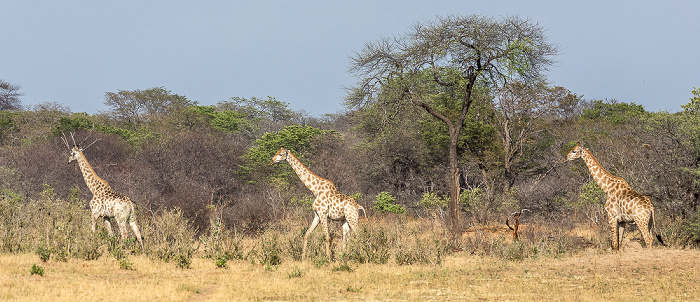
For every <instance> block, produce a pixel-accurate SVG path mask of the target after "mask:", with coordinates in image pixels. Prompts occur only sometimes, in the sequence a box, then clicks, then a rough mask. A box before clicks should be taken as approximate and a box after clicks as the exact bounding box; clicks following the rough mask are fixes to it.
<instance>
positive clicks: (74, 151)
mask: <svg viewBox="0 0 700 302" xmlns="http://www.w3.org/2000/svg"><path fill="white" fill-rule="evenodd" d="M93 127H94V125H93ZM90 135H92V131H90V134H88V136H87V137H86V138H85V139H84V140H83V142H82V143H80V145H82V144H84V143H85V141H86V140H87V139H88V138H89V137H90ZM70 137H71V140H73V147H72V148H71V146H70V144H68V138H66V134H65V133H64V134H63V137H61V140H63V143H64V144H66V147H68V150H70V156H69V157H68V163H69V164H70V163H71V162H73V161H74V160H78V158H80V156H81V154H82V153H83V151H84V150H85V149H87V148H89V147H90V146H92V144H94V143H96V142H97V141H98V140H99V139H96V140H95V141H94V142H92V143H91V144H89V145H88V146H87V147H85V148H81V147H80V145H78V144H77V143H76V142H75V137H74V136H73V132H71V133H70Z"/></svg>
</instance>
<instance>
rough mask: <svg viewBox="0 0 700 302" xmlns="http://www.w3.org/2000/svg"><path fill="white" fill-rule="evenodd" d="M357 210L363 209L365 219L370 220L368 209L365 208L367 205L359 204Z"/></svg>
mask: <svg viewBox="0 0 700 302" xmlns="http://www.w3.org/2000/svg"><path fill="white" fill-rule="evenodd" d="M357 210H358V211H359V210H362V213H364V214H365V220H367V221H369V218H367V210H365V207H363V206H361V205H360V204H357Z"/></svg>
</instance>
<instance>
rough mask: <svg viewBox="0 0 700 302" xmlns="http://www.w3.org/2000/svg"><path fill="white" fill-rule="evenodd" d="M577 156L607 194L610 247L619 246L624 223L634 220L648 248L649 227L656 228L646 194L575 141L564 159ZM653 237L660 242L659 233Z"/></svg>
mask: <svg viewBox="0 0 700 302" xmlns="http://www.w3.org/2000/svg"><path fill="white" fill-rule="evenodd" d="M577 158H581V159H583V161H584V162H585V163H586V166H587V167H588V171H589V172H590V173H591V176H592V177H593V179H594V180H595V181H596V183H597V184H598V186H599V187H600V188H601V189H602V190H603V192H605V194H606V195H607V202H606V203H605V211H606V212H607V213H608V224H609V225H610V232H611V233H612V236H611V239H612V249H613V250H619V249H620V243H622V235H623V233H624V230H625V228H624V227H625V225H626V224H628V223H635V224H637V227H638V228H639V231H640V232H642V237H643V238H644V243H645V244H646V246H647V248H651V245H652V243H653V242H654V238H653V236H652V234H651V230H652V228H653V229H656V221H655V219H654V205H653V204H652V203H651V200H649V197H647V196H646V195H644V194H640V193H637V192H635V191H634V190H632V188H631V187H630V186H629V185H628V184H627V182H626V181H625V180H624V179H622V178H621V177H617V176H614V175H612V174H610V173H609V172H608V171H606V170H605V169H604V168H603V166H601V165H600V163H599V162H598V160H597V159H596V158H595V157H594V156H593V154H592V153H591V151H589V150H588V149H586V148H583V147H582V146H581V145H580V143H578V142H577V143H576V146H575V147H574V148H572V149H571V151H569V154H568V155H567V156H566V159H564V162H567V161H572V160H575V159H577ZM656 238H657V239H658V240H659V242H660V243H661V244H664V243H663V241H662V240H661V236H659V235H656Z"/></svg>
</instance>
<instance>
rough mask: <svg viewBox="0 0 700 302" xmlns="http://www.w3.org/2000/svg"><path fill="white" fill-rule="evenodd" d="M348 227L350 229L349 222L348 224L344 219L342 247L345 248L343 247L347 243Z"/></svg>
mask: <svg viewBox="0 0 700 302" xmlns="http://www.w3.org/2000/svg"><path fill="white" fill-rule="evenodd" d="M350 229H351V228H350V224H348V221H347V220H346V221H345V222H344V223H343V249H345V247H346V246H347V244H348V238H349V236H350Z"/></svg>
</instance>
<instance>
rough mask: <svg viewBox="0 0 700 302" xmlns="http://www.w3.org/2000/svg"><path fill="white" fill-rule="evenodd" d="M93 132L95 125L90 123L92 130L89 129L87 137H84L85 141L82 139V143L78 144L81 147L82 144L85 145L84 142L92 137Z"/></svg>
mask: <svg viewBox="0 0 700 302" xmlns="http://www.w3.org/2000/svg"><path fill="white" fill-rule="evenodd" d="M93 130H95V123H92V129H90V132H88V135H87V136H86V137H85V139H83V141H82V142H81V143H80V145H81V146H82V145H83V144H85V142H86V141H87V140H88V138H90V136H91V135H92V131H93ZM95 142H96V141H95ZM95 142H92V144H94V143H95ZM92 144H90V145H92ZM85 149H87V148H85ZM83 150H84V149H83Z"/></svg>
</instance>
